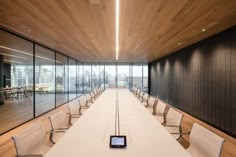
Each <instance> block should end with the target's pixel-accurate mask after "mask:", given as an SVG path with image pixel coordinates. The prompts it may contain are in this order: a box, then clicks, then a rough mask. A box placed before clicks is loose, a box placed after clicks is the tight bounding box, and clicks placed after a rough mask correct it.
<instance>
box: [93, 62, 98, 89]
mask: <svg viewBox="0 0 236 157" xmlns="http://www.w3.org/2000/svg"><path fill="white" fill-rule="evenodd" d="M97 87H99V65H92V88H93V89H94V88H97Z"/></svg>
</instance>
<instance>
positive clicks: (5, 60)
mask: <svg viewBox="0 0 236 157" xmlns="http://www.w3.org/2000/svg"><path fill="white" fill-rule="evenodd" d="M3 61H4V62H11V63H19V64H22V62H18V61H12V60H7V59H4V60H3Z"/></svg>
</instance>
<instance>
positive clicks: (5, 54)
mask: <svg viewBox="0 0 236 157" xmlns="http://www.w3.org/2000/svg"><path fill="white" fill-rule="evenodd" d="M0 55H4V56H10V57H15V58H20V59H26V58H24V57H20V56H16V55H12V54H7V53H0Z"/></svg>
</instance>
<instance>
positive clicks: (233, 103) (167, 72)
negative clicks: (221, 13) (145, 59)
mask: <svg viewBox="0 0 236 157" xmlns="http://www.w3.org/2000/svg"><path fill="white" fill-rule="evenodd" d="M232 32H233V33H232ZM176 62H178V64H177V63H176ZM153 66H156V68H153ZM150 68H152V71H151V74H150V77H151V86H152V87H151V89H152V92H153V93H154V95H158V96H159V97H160V99H163V100H164V101H169V103H170V104H171V105H173V106H175V107H177V108H179V109H182V110H183V111H186V112H188V113H190V114H192V115H194V116H196V117H198V118H200V119H202V120H204V121H206V122H208V123H209V124H211V125H213V126H216V127H217V128H220V129H222V130H224V131H225V132H227V133H229V134H231V135H234V136H235V135H236V123H235V121H236V114H235V113H236V95H235V93H236V27H234V28H231V29H230V30H226V31H225V32H223V33H220V34H218V35H215V36H213V37H211V38H208V39H205V40H203V41H201V42H199V43H196V44H194V45H192V46H190V47H187V48H184V49H182V50H180V51H178V53H174V54H172V55H170V56H167V57H164V58H162V59H159V60H157V61H156V62H153V63H151V64H150Z"/></svg>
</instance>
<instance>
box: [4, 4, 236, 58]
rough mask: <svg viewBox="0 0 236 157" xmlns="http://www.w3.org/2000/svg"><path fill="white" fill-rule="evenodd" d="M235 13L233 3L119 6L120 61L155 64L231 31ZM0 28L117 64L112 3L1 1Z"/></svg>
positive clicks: (79, 55)
mask: <svg viewBox="0 0 236 157" xmlns="http://www.w3.org/2000/svg"><path fill="white" fill-rule="evenodd" d="M235 8H236V1H235V0H224V1H222V0H210V1H205V0H175V1H166V0H120V33H119V35H120V41H119V43H120V45H119V46H120V55H119V56H120V57H119V61H153V60H155V59H158V58H160V57H162V56H165V55H168V54H170V53H173V52H175V51H177V50H179V49H181V48H183V47H186V46H189V45H191V44H193V43H196V42H197V41H200V40H202V39H205V38H206V37H209V36H211V35H213V34H216V33H218V32H221V31H223V30H225V29H227V28H229V27H232V26H234V25H235V24H236V21H235V20H234V19H236V11H235ZM0 25H1V26H3V27H5V28H7V29H9V30H12V31H15V32H17V33H19V34H22V35H23V36H26V37H28V38H31V39H33V40H35V41H37V42H39V43H41V44H43V45H46V46H48V47H50V48H52V49H54V50H57V51H60V52H62V53H64V54H66V55H69V56H71V57H73V58H76V59H78V60H80V61H85V62H93V61H95V62H103V61H114V60H115V0H79V1H78V0H47V2H44V1H41V0H33V1H32V0H23V1H22V0H14V1H4V0H1V5H0ZM203 28H205V29H206V31H205V32H202V31H201V29H203ZM28 30H31V31H28ZM178 43H181V44H180V45H178Z"/></svg>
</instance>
